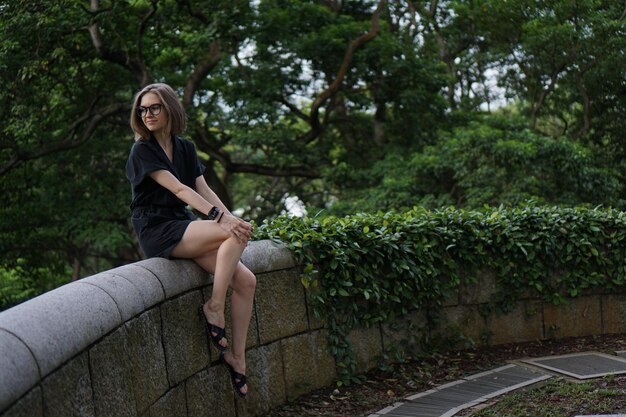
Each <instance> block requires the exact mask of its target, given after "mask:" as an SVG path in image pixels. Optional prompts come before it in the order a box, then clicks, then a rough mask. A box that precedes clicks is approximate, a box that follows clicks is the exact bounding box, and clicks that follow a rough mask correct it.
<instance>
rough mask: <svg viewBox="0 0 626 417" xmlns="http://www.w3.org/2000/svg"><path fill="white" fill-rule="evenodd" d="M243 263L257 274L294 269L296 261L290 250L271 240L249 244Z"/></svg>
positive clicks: (242, 257) (242, 258)
mask: <svg viewBox="0 0 626 417" xmlns="http://www.w3.org/2000/svg"><path fill="white" fill-rule="evenodd" d="M241 262H243V264H244V265H245V266H247V267H248V268H249V269H250V270H251V271H252V272H254V273H255V274H261V273H264V272H271V271H279V270H282V269H288V268H293V267H294V266H296V265H297V264H296V260H295V258H294V256H293V254H292V253H291V251H290V250H289V249H287V248H286V247H285V246H282V245H280V244H278V243H276V242H273V241H271V240H267V239H266V240H257V241H253V242H250V243H248V247H246V250H245V251H244V252H243V255H242V256H241Z"/></svg>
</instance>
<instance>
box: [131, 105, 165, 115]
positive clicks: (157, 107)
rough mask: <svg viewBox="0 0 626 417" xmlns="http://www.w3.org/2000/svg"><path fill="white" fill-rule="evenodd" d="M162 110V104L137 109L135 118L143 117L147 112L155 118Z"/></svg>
mask: <svg viewBox="0 0 626 417" xmlns="http://www.w3.org/2000/svg"><path fill="white" fill-rule="evenodd" d="M162 109H163V105H162V104H153V105H151V106H148V107H141V106H139V107H137V110H136V111H137V116H139V117H145V116H146V115H147V114H148V112H150V114H151V115H153V116H156V115H158V114H159V113H161V110H162Z"/></svg>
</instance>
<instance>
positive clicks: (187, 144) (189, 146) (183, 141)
mask: <svg viewBox="0 0 626 417" xmlns="http://www.w3.org/2000/svg"><path fill="white" fill-rule="evenodd" d="M174 140H175V141H177V142H178V143H179V144H181V146H182V147H183V149H185V150H195V149H196V145H195V144H194V143H193V142H192V141H191V140H189V139H186V138H184V137H182V136H178V135H174Z"/></svg>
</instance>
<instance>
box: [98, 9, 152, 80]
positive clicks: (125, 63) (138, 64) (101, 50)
mask: <svg viewBox="0 0 626 417" xmlns="http://www.w3.org/2000/svg"><path fill="white" fill-rule="evenodd" d="M156 4H157V0H152V9H151V10H150V12H148V14H147V15H146V16H144V18H143V19H142V21H141V25H140V27H139V30H138V31H137V47H138V51H137V59H136V60H132V59H131V58H130V57H129V56H128V55H127V54H125V53H123V52H121V51H119V50H113V49H111V48H110V47H109V46H108V45H106V44H105V43H104V41H103V40H102V36H101V35H100V27H99V26H98V23H96V22H95V19H94V18H93V17H92V19H91V23H90V24H89V26H88V27H87V30H88V31H89V35H90V36H91V42H92V44H93V46H94V48H96V51H97V52H98V54H99V55H100V57H101V58H102V59H104V60H105V61H109V62H112V63H114V64H117V65H120V66H121V67H123V68H125V69H127V70H129V71H130V72H131V73H133V75H135V77H136V78H137V80H138V81H139V82H140V83H141V85H147V84H149V83H150V82H151V80H152V77H151V76H150V74H149V72H148V70H147V68H146V66H145V65H144V63H143V61H142V60H141V54H142V43H141V38H142V37H143V34H144V31H145V28H146V26H147V22H148V20H149V19H150V18H151V17H152V16H153V15H154V13H155V12H156V7H157V6H156ZM99 12H100V0H91V5H90V14H92V16H97V15H98V14H99Z"/></svg>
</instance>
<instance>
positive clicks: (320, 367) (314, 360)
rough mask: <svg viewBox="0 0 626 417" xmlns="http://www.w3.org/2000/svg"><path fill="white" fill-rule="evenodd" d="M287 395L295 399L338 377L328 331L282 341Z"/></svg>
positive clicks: (328, 383) (326, 384) (301, 335)
mask: <svg viewBox="0 0 626 417" xmlns="http://www.w3.org/2000/svg"><path fill="white" fill-rule="evenodd" d="M280 343H281V345H282V350H283V366H284V367H285V384H286V390H287V398H288V399H294V398H296V397H299V396H300V395H303V394H306V393H307V392H310V391H312V390H314V389H317V388H321V387H325V386H328V385H330V384H331V383H332V382H333V380H334V378H335V377H336V372H335V360H334V358H333V357H332V355H331V354H330V350H329V348H328V332H327V331H316V332H311V333H305V334H300V335H297V336H293V337H290V338H286V339H282V340H281V341H280Z"/></svg>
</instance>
